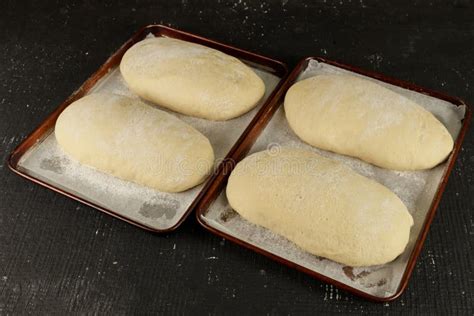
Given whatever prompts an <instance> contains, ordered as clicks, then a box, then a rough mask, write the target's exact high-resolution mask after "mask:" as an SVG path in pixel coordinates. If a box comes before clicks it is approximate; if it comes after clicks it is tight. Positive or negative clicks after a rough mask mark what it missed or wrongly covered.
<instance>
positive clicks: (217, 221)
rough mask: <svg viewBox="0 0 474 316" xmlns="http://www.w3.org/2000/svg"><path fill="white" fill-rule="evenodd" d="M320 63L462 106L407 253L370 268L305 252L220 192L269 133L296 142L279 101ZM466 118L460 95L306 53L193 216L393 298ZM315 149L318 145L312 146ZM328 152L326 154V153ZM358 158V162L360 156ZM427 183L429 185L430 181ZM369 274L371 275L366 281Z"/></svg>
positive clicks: (351, 285)
mask: <svg viewBox="0 0 474 316" xmlns="http://www.w3.org/2000/svg"><path fill="white" fill-rule="evenodd" d="M318 64H319V65H322V66H324V67H326V68H328V69H329V68H331V67H332V68H334V69H337V70H338V71H341V72H346V71H349V72H351V73H353V74H354V75H362V76H365V77H366V78H370V80H377V81H379V82H380V83H381V84H384V85H387V86H388V85H390V86H391V87H393V89H399V90H403V91H405V92H406V93H407V94H413V95H416V96H417V97H419V98H421V99H427V100H428V99H429V100H431V101H430V102H434V103H435V104H438V103H439V104H442V103H443V102H444V101H446V102H447V103H450V105H451V106H452V107H453V110H455V111H458V110H459V111H460V112H462V117H463V118H462V119H461V116H460V119H459V126H458V127H459V128H458V129H457V132H456V133H457V137H455V144H454V149H453V151H452V153H451V155H450V157H449V158H448V160H447V161H446V162H445V163H443V164H442V166H439V167H436V168H439V170H435V169H436V168H434V169H433V171H432V172H433V173H434V174H437V177H434V178H432V179H437V180H438V182H436V185H434V186H432V187H430V188H428V189H426V190H427V191H429V192H432V199H429V200H428V199H427V200H426V201H422V202H418V201H416V203H419V205H422V204H423V203H425V204H424V205H425V207H426V213H424V212H420V214H418V215H416V216H414V218H415V226H416V227H417V228H416V229H417V230H418V233H416V234H415V235H414V236H410V242H409V245H407V249H405V253H403V254H402V255H400V256H399V258H397V259H396V260H394V261H392V262H391V263H387V264H385V265H381V266H377V267H374V268H371V267H367V270H364V268H353V267H348V266H342V265H339V264H337V263H335V262H332V261H330V260H328V259H324V258H319V257H316V256H312V255H309V254H307V253H305V252H304V251H303V250H301V249H299V248H298V247H296V245H294V244H293V243H291V242H290V241H288V240H286V239H284V238H283V237H281V236H277V235H276V234H273V233H272V232H271V231H269V230H266V229H265V228H262V227H258V226H256V225H253V224H250V223H248V222H246V221H245V220H244V219H242V218H241V217H240V216H239V215H238V214H237V213H236V212H235V211H233V210H232V209H231V208H230V206H229V205H228V203H227V199H226V197H225V192H224V188H225V186H226V182H227V178H228V176H229V174H230V172H231V171H232V169H233V168H234V167H235V164H236V163H237V162H238V161H240V160H241V159H243V158H244V157H245V156H246V155H247V154H248V153H249V151H250V152H255V151H259V150H263V149H265V147H264V146H262V145H264V144H266V145H267V146H268V147H271V146H278V143H274V142H272V138H271V137H270V136H271V133H280V134H281V135H287V137H288V139H291V142H293V143H294V142H295V141H294V139H293V136H291V135H290V134H291V133H292V132H291V131H289V130H288V131H284V132H279V130H280V129H282V128H281V127H279V126H280V125H281V124H282V123H281V122H283V121H284V120H285V119H284V114H281V113H284V112H283V111H284V110H283V106H282V103H283V98H284V96H285V93H286V91H287V90H288V88H289V87H290V86H291V85H292V84H293V83H294V82H295V81H297V80H298V78H299V76H300V75H304V72H305V71H307V69H309V68H310V67H312V65H318ZM324 67H323V68H324ZM323 68H321V69H323ZM315 69H317V67H315ZM282 115H283V116H282ZM275 120H276V121H275ZM278 120H280V123H278ZM470 120H471V110H470V109H469V108H468V107H467V105H466V104H465V103H464V102H463V101H462V100H460V99H458V98H456V97H451V96H448V95H445V94H443V93H440V92H436V91H433V90H430V89H426V88H422V87H420V86H417V85H414V84H412V83H408V82H404V81H400V80H397V79H393V78H389V77H387V76H385V75H382V74H378V73H375V72H371V71H366V70H362V69H359V68H356V67H353V66H348V65H344V64H341V63H338V62H334V61H330V60H327V59H323V58H318V57H308V58H306V59H303V60H301V61H300V62H299V63H298V65H297V66H296V68H295V69H294V70H293V71H292V72H291V73H290V75H289V76H288V78H287V80H286V81H285V83H284V85H283V87H282V88H281V89H280V90H279V91H278V92H277V93H276V94H275V95H274V102H271V106H269V107H267V108H266V109H265V111H264V113H262V115H261V116H260V118H259V120H258V121H257V122H256V123H255V125H254V126H253V127H252V129H251V130H250V131H248V133H247V138H245V139H244V140H243V141H242V142H241V143H240V144H239V146H238V148H236V150H235V151H234V152H233V154H232V155H231V159H230V160H229V161H227V162H226V164H225V165H224V166H223V167H222V168H221V169H220V171H219V172H218V173H217V174H215V175H214V176H213V179H212V181H209V182H208V185H207V186H208V188H207V190H206V193H205V195H204V197H203V198H202V199H201V201H200V202H199V204H198V206H197V207H196V210H197V211H196V217H197V220H198V221H199V223H200V224H201V225H202V226H204V227H205V228H206V229H208V230H209V231H211V232H213V233H214V234H216V235H219V236H221V237H224V238H226V239H228V240H231V241H233V242H235V243H237V244H239V245H241V246H244V247H246V248H249V249H251V250H253V251H255V252H257V253H260V254H263V255H265V256H267V257H269V258H271V259H273V260H276V261H278V262H280V263H282V264H285V265H287V266H290V267H293V268H295V269H297V270H300V271H302V272H304V273H307V274H309V275H310V276H312V277H314V278H316V279H319V280H322V281H324V282H327V283H330V284H332V285H334V286H337V287H339V288H341V289H343V290H346V291H349V292H351V293H353V294H355V295H358V296H361V297H363V298H366V299H369V300H373V301H378V302H386V301H391V300H394V299H396V298H397V297H398V296H400V294H401V293H402V292H403V291H404V290H405V288H406V287H407V284H408V280H409V278H410V275H411V273H412V271H413V268H414V266H415V263H416V260H417V257H418V255H419V253H420V251H421V248H422V246H423V243H424V241H425V238H426V235H427V233H428V230H429V227H430V224H431V222H432V220H433V217H434V215H435V212H436V208H437V206H438V204H439V201H440V199H441V196H442V194H443V191H444V189H445V187H446V183H447V181H448V177H449V175H450V173H451V172H452V169H453V166H454V163H455V161H456V158H457V156H458V154H459V151H460V149H461V144H462V141H463V139H464V136H465V135H466V131H467V128H468V125H469V122H470ZM278 124H280V125H278ZM269 131H270V132H269ZM285 133H286V134H285ZM269 135H270V136H269ZM288 135H289V136H288ZM294 137H296V136H294ZM262 138H263V139H264V140H263V141H261V139H262ZM259 144H260V145H259ZM254 146H255V147H259V148H258V150H255V149H254V148H253V147H254ZM302 146H309V145H302ZM309 147H310V146H309ZM313 149H314V150H318V149H315V148H313ZM328 155H330V153H329V154H328ZM333 155H337V154H333ZM344 159H345V158H344ZM347 159H353V158H347ZM358 163H360V161H359V162H358ZM362 163H363V162H362ZM374 168H376V167H374ZM387 172H389V171H387ZM428 172H431V171H428ZM415 175H416V174H415V173H413V174H409V176H415ZM423 176H425V175H423ZM408 179H410V180H409V181H412V180H411V178H408ZM429 179H431V178H429ZM407 183H408V182H407ZM426 186H427V187H428V184H427V185H426ZM420 194H421V193H420ZM423 194H425V193H423ZM426 194H428V193H426ZM430 194H431V193H430ZM416 207H418V204H416ZM409 210H410V208H409ZM417 221H418V223H417ZM415 226H414V227H415ZM414 227H412V232H413V231H414V230H415V228H414ZM389 272H392V273H393V275H392V276H391V277H392V279H390V280H387V279H386V278H382V277H383V276H385V274H386V273H387V274H388V275H389V277H390V274H389ZM370 278H372V279H370ZM367 280H369V281H370V280H371V281H370V282H369V281H367ZM387 289H388V290H387Z"/></svg>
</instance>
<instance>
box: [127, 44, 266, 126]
mask: <svg viewBox="0 0 474 316" xmlns="http://www.w3.org/2000/svg"><path fill="white" fill-rule="evenodd" d="M120 71H121V73H122V76H123V78H124V79H125V81H126V82H127V84H128V86H129V87H130V89H131V90H132V91H134V92H135V93H136V94H138V95H139V96H140V97H142V98H144V99H146V100H149V101H152V102H154V103H157V104H159V105H161V106H164V107H167V108H169V109H171V110H173V111H176V112H179V113H183V114H186V115H192V116H197V117H201V118H205V119H209V120H228V119H231V118H234V117H237V116H240V115H242V114H243V113H246V112H247V111H249V110H250V109H252V108H253V107H255V105H256V104H257V102H258V101H259V100H260V99H261V98H262V96H263V94H264V92H265V84H264V83H263V81H262V79H260V77H259V76H257V75H256V74H255V72H253V70H252V69H250V68H249V67H247V66H246V65H245V64H244V63H242V62H241V61H240V60H238V59H237V58H234V57H232V56H229V55H226V54H224V53H222V52H220V51H217V50H215V49H212V48H208V47H205V46H202V45H198V44H194V43H190V42H185V41H181V40H177V39H173V38H166V37H157V38H148V39H145V40H143V41H141V42H138V43H137V44H135V45H133V46H132V47H131V48H130V49H129V50H128V51H127V52H126V53H125V55H124V56H123V58H122V62H121V63H120Z"/></svg>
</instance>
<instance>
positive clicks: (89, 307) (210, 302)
mask: <svg viewBox="0 0 474 316" xmlns="http://www.w3.org/2000/svg"><path fill="white" fill-rule="evenodd" d="M391 2H392V3H390V2H389V1H368V0H360V1H359V0H357V1H354V0H353V1H346V0H341V1H330V0H324V1H311V2H310V1H288V0H282V1H265V2H258V1H254V2H253V1H249V0H242V1H237V2H231V1H217V2H207V1H187V0H183V1H181V2H174V1H169V0H168V1H138V2H136V1H129V0H127V1H124V0H119V1H109V2H106V3H98V1H92V0H89V1H83V2H76V3H72V2H71V3H69V4H64V3H63V1H57V2H55V1H6V0H3V1H2V3H1V6H0V155H1V156H0V158H1V162H0V314H10V313H11V314H18V313H28V312H31V313H47V312H58V313H64V312H76V313H77V312H81V313H83V312H91V313H110V314H112V313H140V314H142V313H186V314H192V313H199V314H203V313H206V314H207V313H211V314H214V313H216V314H221V313H230V314H242V313H244V314H248V313H250V312H255V313H258V314H264V313H269V314H300V313H304V312H306V313H315V312H318V311H319V312H331V313H349V312H357V313H360V312H364V313H365V312H367V313H369V312H376V313H387V314H392V313H399V312H405V313H412V314H415V313H432V314H433V313H439V314H448V313H449V314H455V313H458V314H471V315H472V314H473V313H474V307H473V304H474V272H473V269H474V252H473V251H472V250H473V249H472V248H473V244H474V242H473V241H474V219H473V211H472V209H473V206H474V204H473V194H474V190H473V186H472V185H473V183H472V182H473V170H472V165H473V163H474V141H473V138H472V133H473V132H472V129H471V132H469V133H468V135H467V137H466V141H465V144H464V146H463V150H462V152H461V155H460V157H459V159H458V161H457V164H456V167H455V169H454V171H453V174H452V176H451V178H450V181H449V184H448V186H447V189H446V192H445V194H444V197H443V199H442V202H441V205H440V207H439V209H438V213H437V215H436V217H435V220H434V222H433V225H432V227H431V230H430V233H429V235H428V239H427V241H426V243H425V246H424V249H423V251H422V253H421V256H420V259H419V261H418V263H417V265H416V268H415V271H414V273H413V277H412V279H411V281H410V285H409V287H408V289H407V291H406V292H405V294H404V295H403V296H401V297H400V298H399V299H398V300H397V301H395V302H393V303H388V304H375V303H370V302H366V301H363V300H361V299H358V298H356V297H353V296H352V295H349V294H346V293H345V292H343V291H338V290H337V289H336V288H334V287H332V286H328V285H326V284H324V283H321V282H319V281H316V280H313V279H311V278H310V277H308V276H306V275H304V274H302V273H299V272H296V271H294V270H292V269H289V268H286V267H284V266H281V265H279V264H277V263H275V262H273V261H270V260H269V259H266V258H264V257H262V256H260V255H257V254H255V253H253V252H251V251H248V250H245V249H243V248H240V247H238V246H236V245H233V244H231V243H229V242H225V241H224V240H222V239H220V238H217V237H215V236H213V235H211V234H209V233H207V232H206V231H204V230H203V229H202V228H200V226H199V225H198V224H197V223H196V222H195V220H194V217H190V218H189V219H188V220H187V221H186V222H185V223H184V225H183V226H182V227H181V228H180V229H179V230H178V231H176V232H175V233H173V234H170V235H166V236H158V235H153V234H150V233H147V232H145V231H142V230H140V229H138V228H135V227H133V226H131V225H129V224H126V223H124V222H121V221H119V220H116V219H114V218H112V217H110V216H107V215H104V214H102V213H99V212H97V211H96V210H94V209H91V208H89V207H86V206H83V205H81V204H79V203H77V202H74V201H72V200H69V199H68V198H66V197H63V196H61V195H58V194H56V193H54V192H52V191H49V190H47V189H44V188H41V187H39V186H37V185H34V184H32V183H30V182H27V181H25V180H23V179H21V178H19V177H17V176H15V175H14V174H13V173H11V172H10V171H8V168H7V167H6V166H5V163H4V161H5V159H6V157H7V153H8V152H10V151H11V150H12V149H13V148H14V146H15V145H17V144H18V143H19V142H20V141H21V140H22V139H23V138H24V137H25V136H26V135H27V134H28V133H29V132H30V131H31V130H32V129H33V128H34V127H35V126H37V125H38V124H39V123H40V122H41V121H42V120H43V119H44V118H45V117H46V116H47V114H48V113H50V112H51V111H52V110H53V109H54V108H55V107H57V106H58V105H59V103H60V102H61V101H63V100H64V99H65V98H66V97H67V96H68V95H69V94H70V93H71V92H72V91H73V90H75V89H76V88H77V87H78V86H79V85H80V84H81V83H82V82H83V81H84V80H85V79H86V78H87V77H88V76H89V75H90V74H91V73H92V72H93V71H95V70H96V69H97V67H98V66H99V65H101V64H102V63H103V62H104V61H105V59H106V58H107V57H108V56H109V55H110V54H111V53H112V52H114V51H115V50H116V49H117V48H118V47H119V46H120V45H121V44H122V43H123V42H124V41H125V40H126V39H127V38H129V37H130V36H131V34H132V33H134V32H135V31H136V30H137V29H138V28H139V27H141V26H143V25H146V24H150V23H162V24H165V25H170V26H173V27H176V28H179V29H183V30H186V31H189V32H192V33H196V34H199V35H203V36H205V37H209V38H212V39H215V40H218V41H222V42H224V43H229V44H232V45H234V46H237V47H242V48H244V49H248V50H251V51H255V52H259V53H261V54H264V55H268V56H271V57H275V58H276V59H279V60H282V61H284V62H287V63H288V64H289V66H290V67H292V66H294V65H295V64H296V62H297V60H298V59H300V58H301V57H303V56H307V55H319V56H326V57H329V58H331V59H334V60H338V61H342V62H345V63H348V64H353V65H356V66H360V67H362V68H366V69H369V70H375V71H379V72H382V73H385V74H387V75H390V76H393V77H397V78H400V79H404V80H408V81H413V82H415V83H417V84H419V85H422V86H426V87H429V88H432V89H436V90H440V91H443V92H446V93H448V94H452V95H455V96H459V97H461V98H463V99H465V100H466V102H468V103H471V104H474V94H473V93H472V91H471V88H472V87H471V86H472V85H473V84H474V58H473V56H474V44H473V42H474V4H472V3H471V2H470V1H463V0H458V1H391Z"/></svg>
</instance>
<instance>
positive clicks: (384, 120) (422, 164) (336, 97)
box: [285, 75, 453, 170]
mask: <svg viewBox="0 0 474 316" xmlns="http://www.w3.org/2000/svg"><path fill="white" fill-rule="evenodd" d="M285 113H286V117H287V119H288V122H289V124H290V126H291V128H292V129H293V131H294V132H295V133H296V135H298V136H299V137H300V138H301V139H302V140H303V141H305V142H307V143H309V144H310V145H313V146H316V147H319V148H322V149H325V150H330V151H333V152H336V153H340V154H344V155H349V156H354V157H358V158H360V159H362V160H365V161H367V162H370V163H372V164H374V165H377V166H379V167H382V168H388V169H395V170H418V169H427V168H432V167H434V166H436V165H437V164H439V163H440V162H442V161H443V160H445V159H446V157H447V156H448V155H449V153H450V152H451V150H452V148H453V139H452V137H451V135H450V134H449V132H448V130H447V129H446V128H445V127H444V125H443V124H441V122H439V121H438V120H437V119H436V118H435V117H434V116H433V114H431V113H430V112H428V111H427V110H425V109H424V108H422V107H421V106H419V105H418V104H416V103H414V102H412V101H410V100H409V99H407V98H405V97H404V96H402V95H399V94H397V93H395V92H393V91H391V90H389V89H386V88H384V87H382V86H380V85H378V84H376V83H374V82H371V81H368V80H365V79H361V78H358V77H355V76H349V75H318V76H315V77H311V78H308V79H306V80H302V81H299V82H297V83H296V84H294V85H293V86H292V87H291V88H290V89H289V90H288V93H287V94H286V97H285Z"/></svg>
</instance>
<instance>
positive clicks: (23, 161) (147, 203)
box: [8, 25, 287, 232]
mask: <svg viewBox="0 0 474 316" xmlns="http://www.w3.org/2000/svg"><path fill="white" fill-rule="evenodd" d="M149 36H156V37H159V36H165V37H172V38H177V39H181V40H185V41H188V42H194V43H198V44H201V45H204V46H208V47H212V48H215V49H217V50H220V51H222V52H224V53H226V54H229V55H232V56H234V57H236V58H239V59H240V60H241V61H243V62H244V63H246V64H247V65H248V66H250V67H251V68H253V69H254V70H255V72H256V73H257V74H258V75H259V76H260V77H261V78H262V79H263V80H264V82H265V85H266V93H265V96H264V97H263V98H262V99H261V100H260V102H259V103H258V105H257V106H256V107H255V108H254V109H253V110H251V111H249V112H248V113H246V114H244V115H242V116H240V117H238V118H235V119H232V120H229V121H222V122H214V121H207V120H204V119H199V118H194V117H190V116H186V115H182V114H179V113H176V112H172V111H170V110H168V109H165V108H160V109H162V110H164V111H167V112H171V113H172V114H173V115H175V116H177V117H179V118H180V119H182V120H184V121H185V122H187V123H188V124H190V125H192V126H193V127H195V128H196V129H198V130H199V131H200V132H201V133H203V134H204V135H205V136H207V137H208V138H209V140H210V141H211V144H212V145H213V148H214V152H215V156H216V163H215V167H214V168H215V172H216V171H218V170H219V167H220V165H221V164H220V162H221V161H222V160H225V157H226V156H228V155H229V154H231V153H232V152H233V150H235V148H236V146H235V145H236V144H237V143H238V142H239V141H240V140H242V139H243V138H244V137H245V135H246V133H247V132H248V127H249V126H250V125H252V124H253V122H254V121H256V119H257V118H258V117H259V116H260V115H261V114H262V113H263V112H264V111H265V110H266V108H267V107H268V106H269V105H270V104H269V101H270V100H272V99H273V98H270V96H272V95H273V94H274V93H276V91H278V89H279V87H280V86H281V85H282V84H283V81H284V80H283V79H284V78H285V77H286V75H287V68H286V66H285V64H283V63H281V62H279V61H276V60H273V59H270V58H267V57H264V56H260V55H257V54H254V53H251V52H247V51H245V50H241V49H238V48H235V47H231V46H229V45H225V44H222V43H218V42H216V41H212V40H210V39H206V38H203V37H200V36H197V35H193V34H190V33H186V32H183V31H179V30H176V29H172V28H170V27H166V26H162V25H150V26H146V27H144V28H142V29H140V30H139V31H138V32H137V33H135V34H134V35H133V36H132V37H131V38H130V39H129V40H128V41H127V42H126V43H125V44H124V45H123V46H122V47H120V48H119V49H118V50H117V51H116V52H115V53H114V54H113V55H112V56H111V57H110V58H109V59H108V60H107V61H106V62H105V63H104V64H103V65H102V66H101V67H100V68H99V70H98V71H97V72H95V73H94V74H93V75H92V76H91V77H90V78H89V79H88V80H86V81H85V82H84V84H83V85H82V86H81V87H80V88H79V89H78V90H77V91H75V92H74V93H73V94H72V95H71V96H70V97H69V98H68V99H67V100H66V101H64V102H63V103H62V104H61V105H60V106H59V107H58V108H57V109H56V110H55V111H54V112H53V113H52V114H51V115H49V116H48V117H47V118H46V120H45V121H44V122H43V123H41V125H40V126H39V127H38V128H37V129H36V130H34V132H33V133H31V134H30V135H29V136H28V137H27V138H26V139H25V140H24V141H23V142H22V143H21V144H20V145H19V146H18V147H17V148H16V149H14V150H13V152H12V153H11V155H10V157H9V159H8V165H9V167H10V169H11V170H13V171H14V172H15V173H17V174H18V175H20V176H22V177H24V178H26V179H29V180H31V181H33V182H36V183H38V184H40V185H42V186H44V187H47V188H49V189H51V190H53V191H56V192H58V193H61V194H63V195H66V196H68V197H70V198H73V199H75V200H78V201H80V202H82V203H84V204H87V205H89V206H91V207H94V208H96V209H98V210H100V211H102V212H105V213H107V214H110V215H112V216H115V217H117V218H119V219H122V220H124V221H126V222H129V223H131V224H134V225H136V226H139V227H141V228H143V229H146V230H150V231H153V232H168V231H172V230H174V229H176V228H177V227H178V226H179V225H180V224H181V223H182V222H183V220H184V219H185V218H186V217H187V215H189V213H190V212H191V211H192V210H193V208H194V207H195V205H196V204H197V202H198V201H199V199H200V198H202V196H203V194H204V191H205V187H206V185H205V183H203V184H201V185H199V186H197V187H195V188H192V189H190V190H188V191H185V192H182V193H164V192H158V191H156V190H153V189H150V188H146V187H144V186H140V185H138V184H135V183H132V182H128V181H123V180H120V179H118V178H115V177H113V176H110V175H107V174H105V173H101V172H99V171H97V170H95V169H93V168H89V167H87V166H84V165H80V164H79V163H78V162H77V161H75V160H73V159H71V158H70V157H69V156H67V155H66V154H65V153H64V152H63V151H62V150H61V149H60V148H59V146H58V145H57V142H56V139H55V137H54V133H53V131H54V124H55V122H56V119H57V117H58V116H59V114H60V113H61V112H62V111H63V110H64V109H65V108H66V107H67V106H68V105H69V104H71V103H72V102H74V101H75V100H77V99H79V98H81V97H82V96H84V95H86V94H88V93H91V92H111V93H116V94H122V95H127V96H129V97H135V98H138V96H136V95H135V94H134V93H133V92H131V91H130V90H128V88H127V86H126V84H125V82H124V80H123V78H122V76H121V74H120V70H119V68H118V65H119V64H120V61H121V58H122V56H123V54H124V53H125V52H126V51H127V49H128V48H130V47H131V46H132V45H133V44H135V43H136V42H138V41H140V40H143V39H144V38H145V37H149ZM144 102H146V103H148V104H150V105H152V104H151V103H149V102H147V101H144ZM152 106H156V105H152ZM157 107H158V108H159V106H157Z"/></svg>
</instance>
